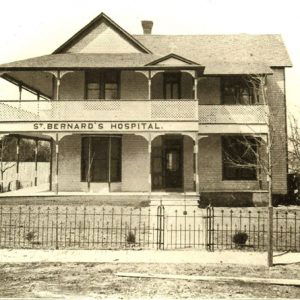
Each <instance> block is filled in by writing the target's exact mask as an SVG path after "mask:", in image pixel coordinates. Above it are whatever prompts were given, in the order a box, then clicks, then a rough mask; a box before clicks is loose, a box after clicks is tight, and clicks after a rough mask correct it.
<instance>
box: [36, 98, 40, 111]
mask: <svg viewBox="0 0 300 300" xmlns="http://www.w3.org/2000/svg"><path fill="white" fill-rule="evenodd" d="M36 99H37V115H38V117H40V93H37V94H36Z"/></svg>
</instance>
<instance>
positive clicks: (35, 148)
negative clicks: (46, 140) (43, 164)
mask: <svg viewBox="0 0 300 300" xmlns="http://www.w3.org/2000/svg"><path fill="white" fill-rule="evenodd" d="M38 147H39V140H38V139H35V147H34V186H37V170H38Z"/></svg>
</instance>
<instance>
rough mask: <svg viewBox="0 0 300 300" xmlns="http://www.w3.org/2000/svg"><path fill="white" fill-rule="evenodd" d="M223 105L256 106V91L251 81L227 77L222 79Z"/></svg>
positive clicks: (257, 98)
mask: <svg viewBox="0 0 300 300" xmlns="http://www.w3.org/2000/svg"><path fill="white" fill-rule="evenodd" d="M222 103H223V104H241V105H248V104H258V103H259V96H258V89H257V87H255V86H254V83H252V82H251V80H249V79H247V78H246V77H243V76H229V77H223V78H222Z"/></svg>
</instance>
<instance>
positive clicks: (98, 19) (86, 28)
mask: <svg viewBox="0 0 300 300" xmlns="http://www.w3.org/2000/svg"><path fill="white" fill-rule="evenodd" d="M101 20H103V21H104V22H106V23H108V24H110V25H111V26H112V27H113V28H114V29H115V30H116V31H117V32H118V33H120V34H121V35H122V36H123V37H124V38H125V39H126V40H127V41H128V42H129V43H130V44H131V45H133V46H134V47H136V48H138V49H139V50H141V51H142V52H144V53H148V54H152V52H151V51H150V50H149V49H148V48H146V47H145V46H144V45H143V44H142V43H141V42H139V41H138V40H137V39H136V38H134V37H133V36H132V35H131V34H129V33H128V32H127V31H126V30H124V29H123V28H122V27H121V26H119V25H118V24H117V23H115V22H114V21H113V20H112V19H111V18H109V17H108V16H107V15H106V14H105V13H103V12H102V13H101V14H100V15H98V16H97V17H96V18H94V19H93V20H92V21H91V22H90V23H88V24H87V25H86V26H84V27H83V28H82V29H80V30H79V31H78V32H76V33H75V34H74V35H73V36H72V37H71V38H69V39H68V40H67V41H66V42H65V43H63V44H62V45H61V46H59V47H58V48H57V49H56V50H55V51H54V52H53V53H52V54H59V53H63V52H64V51H66V50H67V49H69V48H70V47H72V46H73V45H74V44H75V43H76V42H77V41H78V40H79V39H80V38H82V37H83V36H85V35H86V34H87V33H89V32H90V31H91V30H92V29H93V26H94V25H95V24H97V23H99V22H101Z"/></svg>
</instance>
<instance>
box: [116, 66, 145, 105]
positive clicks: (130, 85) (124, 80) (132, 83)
mask: <svg viewBox="0 0 300 300" xmlns="http://www.w3.org/2000/svg"><path fill="white" fill-rule="evenodd" d="M121 98H122V99H129V100H139V99H140V100H143V99H148V79H147V78H146V76H145V75H143V74H141V73H136V72H132V71H122V72H121Z"/></svg>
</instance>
